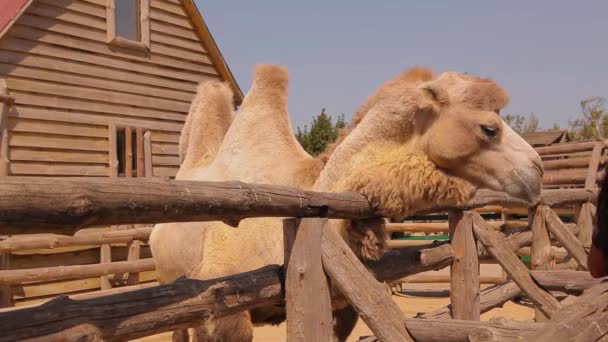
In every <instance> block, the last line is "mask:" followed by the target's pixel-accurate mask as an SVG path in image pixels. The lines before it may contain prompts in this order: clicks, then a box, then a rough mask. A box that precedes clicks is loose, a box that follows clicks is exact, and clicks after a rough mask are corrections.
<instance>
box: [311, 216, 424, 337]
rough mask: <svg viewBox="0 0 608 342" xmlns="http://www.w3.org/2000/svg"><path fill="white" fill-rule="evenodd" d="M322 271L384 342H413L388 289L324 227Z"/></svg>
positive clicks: (337, 235)
mask: <svg viewBox="0 0 608 342" xmlns="http://www.w3.org/2000/svg"><path fill="white" fill-rule="evenodd" d="M322 253H323V268H324V269H325V272H326V273H327V275H328V276H329V277H330V279H331V283H332V286H333V285H335V286H336V287H337V288H338V289H339V290H340V292H341V294H342V295H344V296H345V297H346V298H347V299H348V301H349V302H350V304H351V305H352V306H353V307H354V308H355V310H357V312H358V313H359V316H361V318H362V319H363V321H364V322H365V323H366V324H367V326H368V327H369V328H370V329H371V330H372V331H373V332H374V334H375V335H376V336H378V337H379V338H380V340H381V341H413V339H412V337H411V336H410V334H409V333H408V331H407V329H406V327H405V324H403V322H404V319H405V316H404V314H403V312H402V311H401V309H399V306H397V304H396V303H395V302H394V301H393V299H392V298H391V296H390V294H389V293H388V292H387V291H386V287H385V286H384V285H382V284H381V283H379V282H378V281H377V280H376V279H374V278H373V276H372V274H370V272H369V271H368V270H367V269H366V268H365V267H364V266H363V264H362V263H361V262H360V261H359V259H357V257H356V256H355V254H354V253H353V251H352V250H351V249H350V248H349V247H348V245H347V244H346V242H345V241H344V239H342V237H341V236H340V235H339V234H338V231H337V230H336V228H335V227H334V226H333V225H325V226H324V227H323V248H322Z"/></svg>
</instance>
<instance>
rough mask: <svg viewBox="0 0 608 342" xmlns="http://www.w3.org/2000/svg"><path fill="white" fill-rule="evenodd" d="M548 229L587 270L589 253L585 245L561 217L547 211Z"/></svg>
mask: <svg viewBox="0 0 608 342" xmlns="http://www.w3.org/2000/svg"><path fill="white" fill-rule="evenodd" d="M545 215H546V220H547V228H548V229H549V231H550V232H551V234H553V236H555V238H556V239H557V240H559V241H560V242H561V243H562V246H564V248H565V249H566V250H567V251H568V253H570V255H571V256H572V257H573V258H574V259H575V260H576V261H577V262H578V263H579V265H580V266H581V267H582V268H583V269H585V270H586V269H587V252H585V248H584V247H583V244H582V243H581V242H580V241H579V240H578V239H577V238H576V236H575V235H574V234H572V233H571V232H570V231H569V230H568V229H567V228H566V227H564V223H563V222H562V220H560V219H559V217H558V216H557V215H556V214H555V213H554V212H553V211H552V210H547V211H546V213H545Z"/></svg>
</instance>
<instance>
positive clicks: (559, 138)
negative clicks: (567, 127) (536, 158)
mask: <svg viewBox="0 0 608 342" xmlns="http://www.w3.org/2000/svg"><path fill="white" fill-rule="evenodd" d="M521 136H522V138H524V140H526V141H527V142H528V144H530V145H532V147H543V146H550V145H553V144H559V143H566V142H570V135H569V134H568V131H562V130H552V131H544V132H531V133H524V134H522V135H521Z"/></svg>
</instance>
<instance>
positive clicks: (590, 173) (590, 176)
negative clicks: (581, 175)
mask: <svg viewBox="0 0 608 342" xmlns="http://www.w3.org/2000/svg"><path fill="white" fill-rule="evenodd" d="M603 151H604V143H603V142H599V141H598V142H596V143H595V145H593V150H592V151H591V160H590V161H589V168H588V169H587V177H585V189H595V188H596V187H597V173H598V172H597V171H598V168H599V167H600V161H601V159H602V152H603Z"/></svg>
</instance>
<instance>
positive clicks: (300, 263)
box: [283, 218, 333, 342]
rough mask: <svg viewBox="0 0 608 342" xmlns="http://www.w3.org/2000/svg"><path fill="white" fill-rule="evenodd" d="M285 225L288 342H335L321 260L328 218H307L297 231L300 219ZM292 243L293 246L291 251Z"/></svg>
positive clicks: (327, 288)
mask: <svg viewBox="0 0 608 342" xmlns="http://www.w3.org/2000/svg"><path fill="white" fill-rule="evenodd" d="M283 222H284V223H283V227H284V228H283V231H284V236H287V238H286V239H285V252H286V253H285V259H286V260H285V265H286V266H287V275H286V277H285V301H286V312H287V341H288V342H296V341H297V342H314V341H331V340H332V338H333V318H332V314H331V300H330V295H329V286H328V284H327V277H326V276H325V272H324V271H323V263H322V260H321V237H322V234H323V226H325V225H326V224H327V219H321V218H305V219H302V220H301V222H300V224H299V227H297V228H296V224H297V220H296V219H286V220H284V221H283ZM294 228H295V229H294ZM294 230H295V231H294ZM294 233H295V234H294ZM292 237H293V240H292ZM291 243H293V245H292V246H291V249H290V248H289V247H290V244H291Z"/></svg>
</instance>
